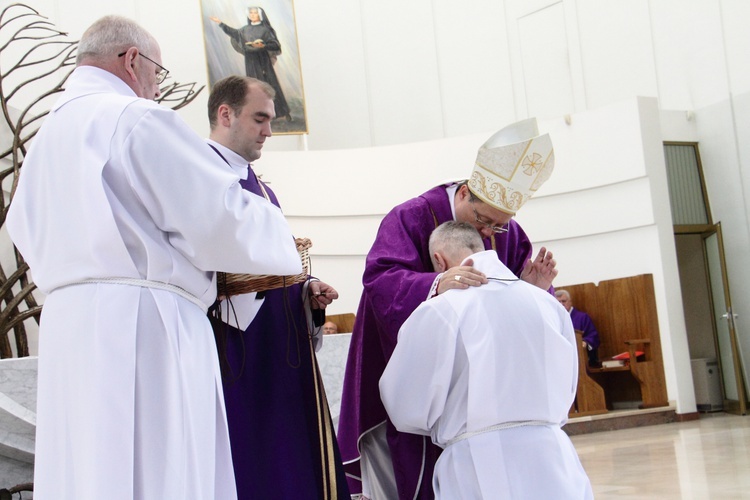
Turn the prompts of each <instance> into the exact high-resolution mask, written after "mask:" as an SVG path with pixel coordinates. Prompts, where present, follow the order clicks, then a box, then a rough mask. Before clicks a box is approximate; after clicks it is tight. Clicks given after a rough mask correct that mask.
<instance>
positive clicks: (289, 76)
mask: <svg viewBox="0 0 750 500" xmlns="http://www.w3.org/2000/svg"><path fill="white" fill-rule="evenodd" d="M201 15H202V22H203V34H204V36H203V38H204V42H205V50H206V62H207V66H208V68H207V69H208V86H209V89H210V88H212V87H213V84H214V83H215V82H217V81H219V80H221V79H222V78H224V77H227V76H230V75H247V76H252V77H255V78H258V79H259V80H263V81H265V82H266V83H268V84H270V85H271V86H272V87H274V90H276V98H275V99H274V104H275V108H276V119H274V121H273V123H272V128H273V133H274V134H281V135H283V134H307V133H308V129H307V113H306V107H305V93H304V86H303V82H302V69H301V65H300V54H299V44H298V41H297V26H296V21H295V16H294V0H262V1H261V2H260V3H258V4H256V5H252V4H251V5H248V3H247V2H240V1H237V0H201Z"/></svg>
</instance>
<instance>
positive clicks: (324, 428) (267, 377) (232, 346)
mask: <svg viewBox="0 0 750 500" xmlns="http://www.w3.org/2000/svg"><path fill="white" fill-rule="evenodd" d="M249 170H250V171H249V175H248V179H247V180H242V181H240V184H241V185H242V187H243V188H245V189H246V190H248V191H250V192H252V193H255V194H257V195H259V196H263V191H262V190H261V188H260V185H259V181H258V180H257V179H256V177H255V173H254V172H253V171H252V169H249ZM263 188H264V189H265V191H266V192H267V193H268V197H269V198H270V200H271V202H272V203H273V204H274V205H276V206H279V202H278V200H277V198H276V195H275V194H274V193H273V192H272V191H271V189H269V188H268V186H266V185H265V184H264V185H263ZM222 325H223V327H224V331H225V333H226V335H225V342H226V349H225V353H226V358H225V361H226V362H228V365H229V367H230V369H231V371H230V373H227V374H224V384H223V385H224V401H225V405H226V411H227V422H228V425H229V438H230V442H231V446H232V461H233V464H234V474H235V480H236V483H237V495H238V498H239V500H257V499H261V498H262V499H269V500H273V499H278V500H287V499H290V498H305V499H321V500H322V499H333V498H338V499H348V498H349V489H348V487H347V483H346V479H345V477H344V470H343V467H342V465H341V457H340V455H339V450H338V446H337V444H336V438H335V436H334V435H333V434H334V429H333V422H332V421H331V419H330V416H328V418H324V419H323V422H319V419H318V409H319V407H320V405H321V404H327V402H326V400H325V393H324V392H323V384H322V378H321V377H320V372H319V369H318V365H317V360H316V358H315V352H314V350H313V347H312V345H311V342H310V338H309V334H308V331H307V321H306V316H305V305H304V302H303V297H302V285H301V284H300V285H292V286H289V287H286V288H279V289H275V290H269V291H267V292H265V301H264V303H263V306H262V307H261V308H260V311H258V314H257V316H256V317H255V318H254V319H253V322H252V323H251V324H250V326H249V327H248V328H247V330H245V332H242V331H240V330H238V329H236V328H232V327H230V326H228V325H226V324H224V323H222ZM219 355H220V356H222V353H221V352H220V353H219ZM316 379H317V381H318V388H319V389H320V391H316V384H315V382H316ZM327 441H328V442H332V446H331V447H327V446H326V445H325V443H326V442H327ZM321 442H322V443H324V444H323V446H322V447H321ZM324 463H325V465H324ZM331 469H335V470H332V471H331ZM329 472H330V474H332V475H333V476H335V480H333V481H332V480H331V479H330V477H329Z"/></svg>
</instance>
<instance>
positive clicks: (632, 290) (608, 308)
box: [556, 274, 669, 417]
mask: <svg viewBox="0 0 750 500" xmlns="http://www.w3.org/2000/svg"><path fill="white" fill-rule="evenodd" d="M556 288H557V289H565V290H567V291H568V292H570V295H571V297H572V299H573V307H575V308H578V309H580V310H581V311H585V312H586V313H587V314H588V315H589V316H591V319H592V320H593V322H594V325H596V328H597V330H598V331H599V336H600V340H601V345H600V346H599V359H601V360H602V361H604V360H607V359H610V358H611V357H612V356H615V355H617V354H620V353H622V352H628V353H630V360H629V363H628V364H627V365H626V366H621V367H614V368H591V367H589V366H588V362H587V356H586V353H585V351H584V349H583V347H581V342H580V339H579V342H578V355H579V384H578V393H577V397H576V404H575V405H574V407H573V408H572V409H571V414H570V416H571V417H573V416H582V415H583V414H592V413H591V412H601V410H602V401H601V396H600V394H601V393H600V391H599V390H598V389H597V388H596V387H595V386H594V385H592V384H591V383H592V382H593V383H594V384H596V385H598V386H599V388H601V390H602V391H603V393H604V396H605V400H606V408H607V409H610V410H611V409H613V407H614V405H615V404H616V403H618V402H632V401H639V402H640V404H639V407H641V408H653V407H659V406H667V405H668V404H669V403H668V400H667V389H666V383H665V380H664V364H663V360H662V354H661V339H660V337H659V323H658V317H657V313H656V299H655V295H654V284H653V276H652V275H650V274H642V275H639V276H632V277H628V278H619V279H614V280H607V281H602V282H601V283H599V286H596V285H594V284H593V283H585V284H579V285H570V286H556ZM636 351H642V352H643V353H644V355H643V356H642V358H641V359H642V360H639V359H637V358H636Z"/></svg>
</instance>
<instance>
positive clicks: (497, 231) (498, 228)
mask: <svg viewBox="0 0 750 500" xmlns="http://www.w3.org/2000/svg"><path fill="white" fill-rule="evenodd" d="M471 209H472V210H473V211H474V219H475V220H476V221H477V224H481V225H483V226H484V227H486V228H488V229H491V230H492V232H493V233H495V234H502V233H507V232H508V225H507V224H506V225H504V226H495V225H493V224H492V223H490V222H487V221H484V220H482V219H480V218H479V214H478V213H477V209H476V208H474V203H472V204H471Z"/></svg>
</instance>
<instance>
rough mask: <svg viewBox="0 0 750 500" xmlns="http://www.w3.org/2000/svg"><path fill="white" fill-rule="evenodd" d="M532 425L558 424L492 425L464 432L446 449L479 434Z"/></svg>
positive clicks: (542, 422)
mask: <svg viewBox="0 0 750 500" xmlns="http://www.w3.org/2000/svg"><path fill="white" fill-rule="evenodd" d="M530 425H542V426H546V425H557V424H555V423H554V422H547V421H546V420H522V421H519V422H505V423H502V424H496V425H491V426H489V427H485V428H484V429H479V430H476V431H471V432H464V433H463V434H459V435H458V436H456V437H454V438H453V439H451V440H450V441H448V442H447V443H446V444H445V447H446V448H447V447H448V446H450V445H452V444H456V443H457V442H459V441H463V440H464V439H469V438H470V437H474V436H478V435H479V434H485V433H487V432H494V431H499V430H503V429H513V428H515V427H527V426H530Z"/></svg>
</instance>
